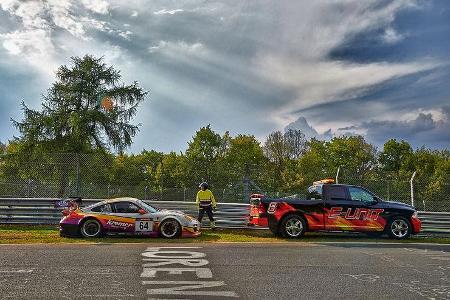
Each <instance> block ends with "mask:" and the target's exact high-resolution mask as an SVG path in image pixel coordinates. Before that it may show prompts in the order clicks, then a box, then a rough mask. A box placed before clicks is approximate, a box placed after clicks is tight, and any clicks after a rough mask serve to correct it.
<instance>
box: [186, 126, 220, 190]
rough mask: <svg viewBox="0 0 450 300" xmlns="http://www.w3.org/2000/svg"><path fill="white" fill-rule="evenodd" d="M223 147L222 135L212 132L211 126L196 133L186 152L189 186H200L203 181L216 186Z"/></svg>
mask: <svg viewBox="0 0 450 300" xmlns="http://www.w3.org/2000/svg"><path fill="white" fill-rule="evenodd" d="M221 145H222V144H221V137H220V135H219V134H217V133H215V132H214V131H213V130H211V126H210V125H208V126H206V127H202V128H200V130H198V131H197V132H196V133H195V135H194V136H193V137H192V141H190V142H189V146H188V149H187V150H186V158H187V164H188V172H189V173H188V176H189V182H188V184H189V185H196V184H197V185H198V183H199V182H201V181H203V180H206V181H208V182H209V183H210V184H214V182H215V181H216V180H217V176H216V173H215V171H216V163H217V158H218V155H219V153H220V149H221Z"/></svg>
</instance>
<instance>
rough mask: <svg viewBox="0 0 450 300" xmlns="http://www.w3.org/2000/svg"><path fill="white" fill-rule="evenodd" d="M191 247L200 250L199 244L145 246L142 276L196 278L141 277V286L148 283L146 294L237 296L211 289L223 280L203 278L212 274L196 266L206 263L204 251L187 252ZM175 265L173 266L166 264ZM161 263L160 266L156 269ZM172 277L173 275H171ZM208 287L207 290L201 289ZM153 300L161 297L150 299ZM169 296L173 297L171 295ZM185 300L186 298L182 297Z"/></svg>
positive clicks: (219, 285)
mask: <svg viewBox="0 0 450 300" xmlns="http://www.w3.org/2000/svg"><path fill="white" fill-rule="evenodd" d="M192 249H201V247H149V248H147V249H146V251H145V252H143V253H142V256H143V258H142V260H143V261H144V263H143V264H142V267H143V272H142V273H141V277H143V278H158V277H161V276H163V274H165V275H185V274H186V275H185V277H186V276H189V277H195V278H196V279H197V278H198V279H203V280H201V281H197V280H182V281H176V280H151V281H148V280H145V281H142V284H143V285H150V286H152V288H149V289H147V294H148V295H163V296H164V295H165V296H168V295H170V296H174V295H179V296H215V297H232V298H237V297H239V296H238V295H237V294H236V293H235V292H233V291H215V290H211V288H217V287H222V286H225V285H226V284H225V282H224V281H215V280H211V281H206V280H204V279H212V278H213V274H212V272H211V269H209V268H200V267H204V266H206V265H208V264H209V262H208V260H206V259H204V257H206V254H205V253H203V252H197V251H191V250H192ZM172 265H178V267H177V268H170V267H168V266H172ZM161 266H164V267H163V268H160V267H161ZM171 278H173V276H171ZM202 289H208V290H202ZM151 299H153V300H156V299H162V298H151ZM171 299H173V298H171ZM185 300H187V299H185Z"/></svg>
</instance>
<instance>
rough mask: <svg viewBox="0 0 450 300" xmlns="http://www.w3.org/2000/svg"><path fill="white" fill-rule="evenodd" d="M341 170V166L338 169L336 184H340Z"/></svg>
mask: <svg viewBox="0 0 450 300" xmlns="http://www.w3.org/2000/svg"><path fill="white" fill-rule="evenodd" d="M340 170H341V166H339V167H338V169H337V172H336V184H338V183H339V171H340Z"/></svg>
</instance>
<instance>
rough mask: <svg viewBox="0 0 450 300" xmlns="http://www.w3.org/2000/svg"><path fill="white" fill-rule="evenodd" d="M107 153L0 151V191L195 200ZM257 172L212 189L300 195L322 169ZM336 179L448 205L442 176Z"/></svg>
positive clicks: (228, 195) (227, 198)
mask: <svg viewBox="0 0 450 300" xmlns="http://www.w3.org/2000/svg"><path fill="white" fill-rule="evenodd" d="M113 159H114V158H113V157H111V156H102V155H81V154H53V155H46V156H43V157H40V158H39V159H33V158H32V157H31V158H26V159H24V160H23V161H20V160H17V159H14V160H9V158H8V157H6V158H5V157H2V158H1V159H0V197H29V198H59V197H68V196H81V197H83V198H96V199H102V198H114V197H122V196H128V197H136V198H140V199H144V200H155V201H194V200H195V196H196V193H197V190H198V189H197V186H196V184H190V185H185V184H182V185H181V186H180V184H179V185H178V186H174V185H173V183H172V184H171V183H170V180H167V178H168V175H166V174H164V173H163V172H162V171H161V170H157V168H156V167H155V166H151V165H150V166H149V163H148V162H144V163H142V164H141V165H139V164H138V165H134V166H126V165H124V166H121V165H120V161H119V162H117V161H116V162H114V163H113ZM158 172H159V173H158ZM155 174H156V175H155ZM257 177H258V176H257V175H254V176H253V177H252V172H250V177H245V178H242V180H239V181H234V182H230V181H228V182H225V181H220V180H219V181H217V182H212V190H213V192H214V194H215V196H216V198H217V199H218V201H220V202H225V203H248V201H249V200H248V199H249V195H250V194H252V193H264V194H266V195H269V196H270V197H277V198H281V197H298V198H304V197H305V196H306V190H307V187H308V186H309V185H311V184H312V182H313V181H314V180H320V179H322V178H323V177H324V175H323V174H317V177H314V176H310V177H308V178H305V179H304V180H303V182H302V184H300V185H297V186H295V187H292V188H288V189H287V188H280V189H277V188H273V186H270V185H267V184H264V181H262V180H261V181H259V178H257ZM155 178H156V179H155ZM169 179H170V178H169ZM252 179H253V180H252ZM200 180H201V179H200ZM200 180H199V181H200ZM172 182H174V180H172ZM339 183H343V184H352V185H359V186H363V187H365V188H367V189H368V190H370V191H372V192H373V193H375V194H377V195H378V196H379V197H380V198H382V199H384V200H388V201H399V202H403V203H407V204H411V203H413V204H414V206H415V207H416V208H417V209H418V210H422V211H450V183H449V182H448V181H446V180H445V179H444V180H442V179H441V180H439V179H436V178H431V177H430V178H428V177H425V176H418V177H417V178H415V179H414V180H413V181H412V183H411V181H410V175H409V174H408V176H403V177H401V178H400V177H395V176H384V177H383V176H357V175H355V174H352V173H349V172H342V173H341V175H340V176H339Z"/></svg>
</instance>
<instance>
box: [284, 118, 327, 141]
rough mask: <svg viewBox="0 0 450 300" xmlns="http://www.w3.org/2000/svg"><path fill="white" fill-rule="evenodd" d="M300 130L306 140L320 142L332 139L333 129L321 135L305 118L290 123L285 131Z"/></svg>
mask: <svg viewBox="0 0 450 300" xmlns="http://www.w3.org/2000/svg"><path fill="white" fill-rule="evenodd" d="M289 129H292V130H300V131H301V132H302V133H303V134H304V135H305V137H306V139H311V138H316V139H320V140H329V139H331V138H332V133H331V129H329V130H327V131H325V132H324V133H323V134H319V133H318V132H317V130H316V129H315V128H313V127H312V126H311V125H309V123H308V121H306V119H305V118H304V117H299V118H298V119H297V120H296V121H294V122H292V123H289V124H288V125H287V126H286V127H285V128H284V131H285V132H286V131H288V130H289Z"/></svg>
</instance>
